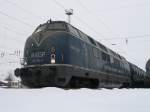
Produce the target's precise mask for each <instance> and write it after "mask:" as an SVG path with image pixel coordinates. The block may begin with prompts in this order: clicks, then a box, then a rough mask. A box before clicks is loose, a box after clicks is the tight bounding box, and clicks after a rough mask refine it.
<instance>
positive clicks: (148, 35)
mask: <svg viewBox="0 0 150 112" xmlns="http://www.w3.org/2000/svg"><path fill="white" fill-rule="evenodd" d="M145 37H150V34H144V35H136V36H124V37H114V38H103V39H101V40H122V39H136V38H145Z"/></svg>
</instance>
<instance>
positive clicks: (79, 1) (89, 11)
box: [77, 0, 112, 33]
mask: <svg viewBox="0 0 150 112" xmlns="http://www.w3.org/2000/svg"><path fill="white" fill-rule="evenodd" d="M77 1H78V4H79V5H80V6H81V7H82V8H83V9H84V10H85V11H86V12H88V13H87V14H89V13H90V14H92V15H94V16H95V17H94V18H97V20H98V21H100V23H102V24H103V25H104V26H105V27H106V28H107V30H108V31H109V32H111V33H112V30H111V29H110V28H109V26H108V25H107V24H106V23H105V22H104V21H103V20H102V19H101V18H100V17H99V16H97V15H96V14H94V13H93V12H92V11H91V10H89V9H88V8H87V7H86V6H85V5H84V4H83V3H82V2H81V0H77Z"/></svg>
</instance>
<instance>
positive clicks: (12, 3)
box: [5, 0, 43, 19]
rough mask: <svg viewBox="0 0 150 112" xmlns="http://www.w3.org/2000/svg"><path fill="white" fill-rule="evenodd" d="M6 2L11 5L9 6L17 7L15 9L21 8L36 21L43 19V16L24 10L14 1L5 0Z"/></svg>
mask: <svg viewBox="0 0 150 112" xmlns="http://www.w3.org/2000/svg"><path fill="white" fill-rule="evenodd" d="M5 1H6V2H7V3H9V4H11V5H13V6H15V7H17V8H19V9H21V10H22V11H24V12H26V13H28V14H29V15H31V16H33V17H35V18H36V19H43V18H42V17H41V16H39V15H37V14H35V13H33V12H31V11H29V10H27V9H25V8H23V7H22V6H20V5H18V4H17V3H15V2H12V1H10V0H5Z"/></svg>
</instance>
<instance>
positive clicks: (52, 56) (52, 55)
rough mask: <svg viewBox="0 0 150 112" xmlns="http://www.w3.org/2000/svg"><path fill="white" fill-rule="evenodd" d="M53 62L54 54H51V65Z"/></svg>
mask: <svg viewBox="0 0 150 112" xmlns="http://www.w3.org/2000/svg"><path fill="white" fill-rule="evenodd" d="M55 62H56V61H55V54H51V63H52V64H54V63H55Z"/></svg>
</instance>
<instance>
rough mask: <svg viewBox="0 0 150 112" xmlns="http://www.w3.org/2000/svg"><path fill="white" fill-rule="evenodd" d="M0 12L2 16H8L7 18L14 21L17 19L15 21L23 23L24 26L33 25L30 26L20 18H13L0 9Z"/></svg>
mask: <svg viewBox="0 0 150 112" xmlns="http://www.w3.org/2000/svg"><path fill="white" fill-rule="evenodd" d="M0 14H1V15H3V16H6V17H8V18H9V19H11V20H14V21H17V22H19V23H21V24H24V25H26V26H28V27H30V28H31V27H34V26H32V25H31V24H29V23H27V22H24V21H22V20H20V19H18V18H15V17H13V16H10V15H8V14H6V13H4V12H3V11H1V10H0Z"/></svg>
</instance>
